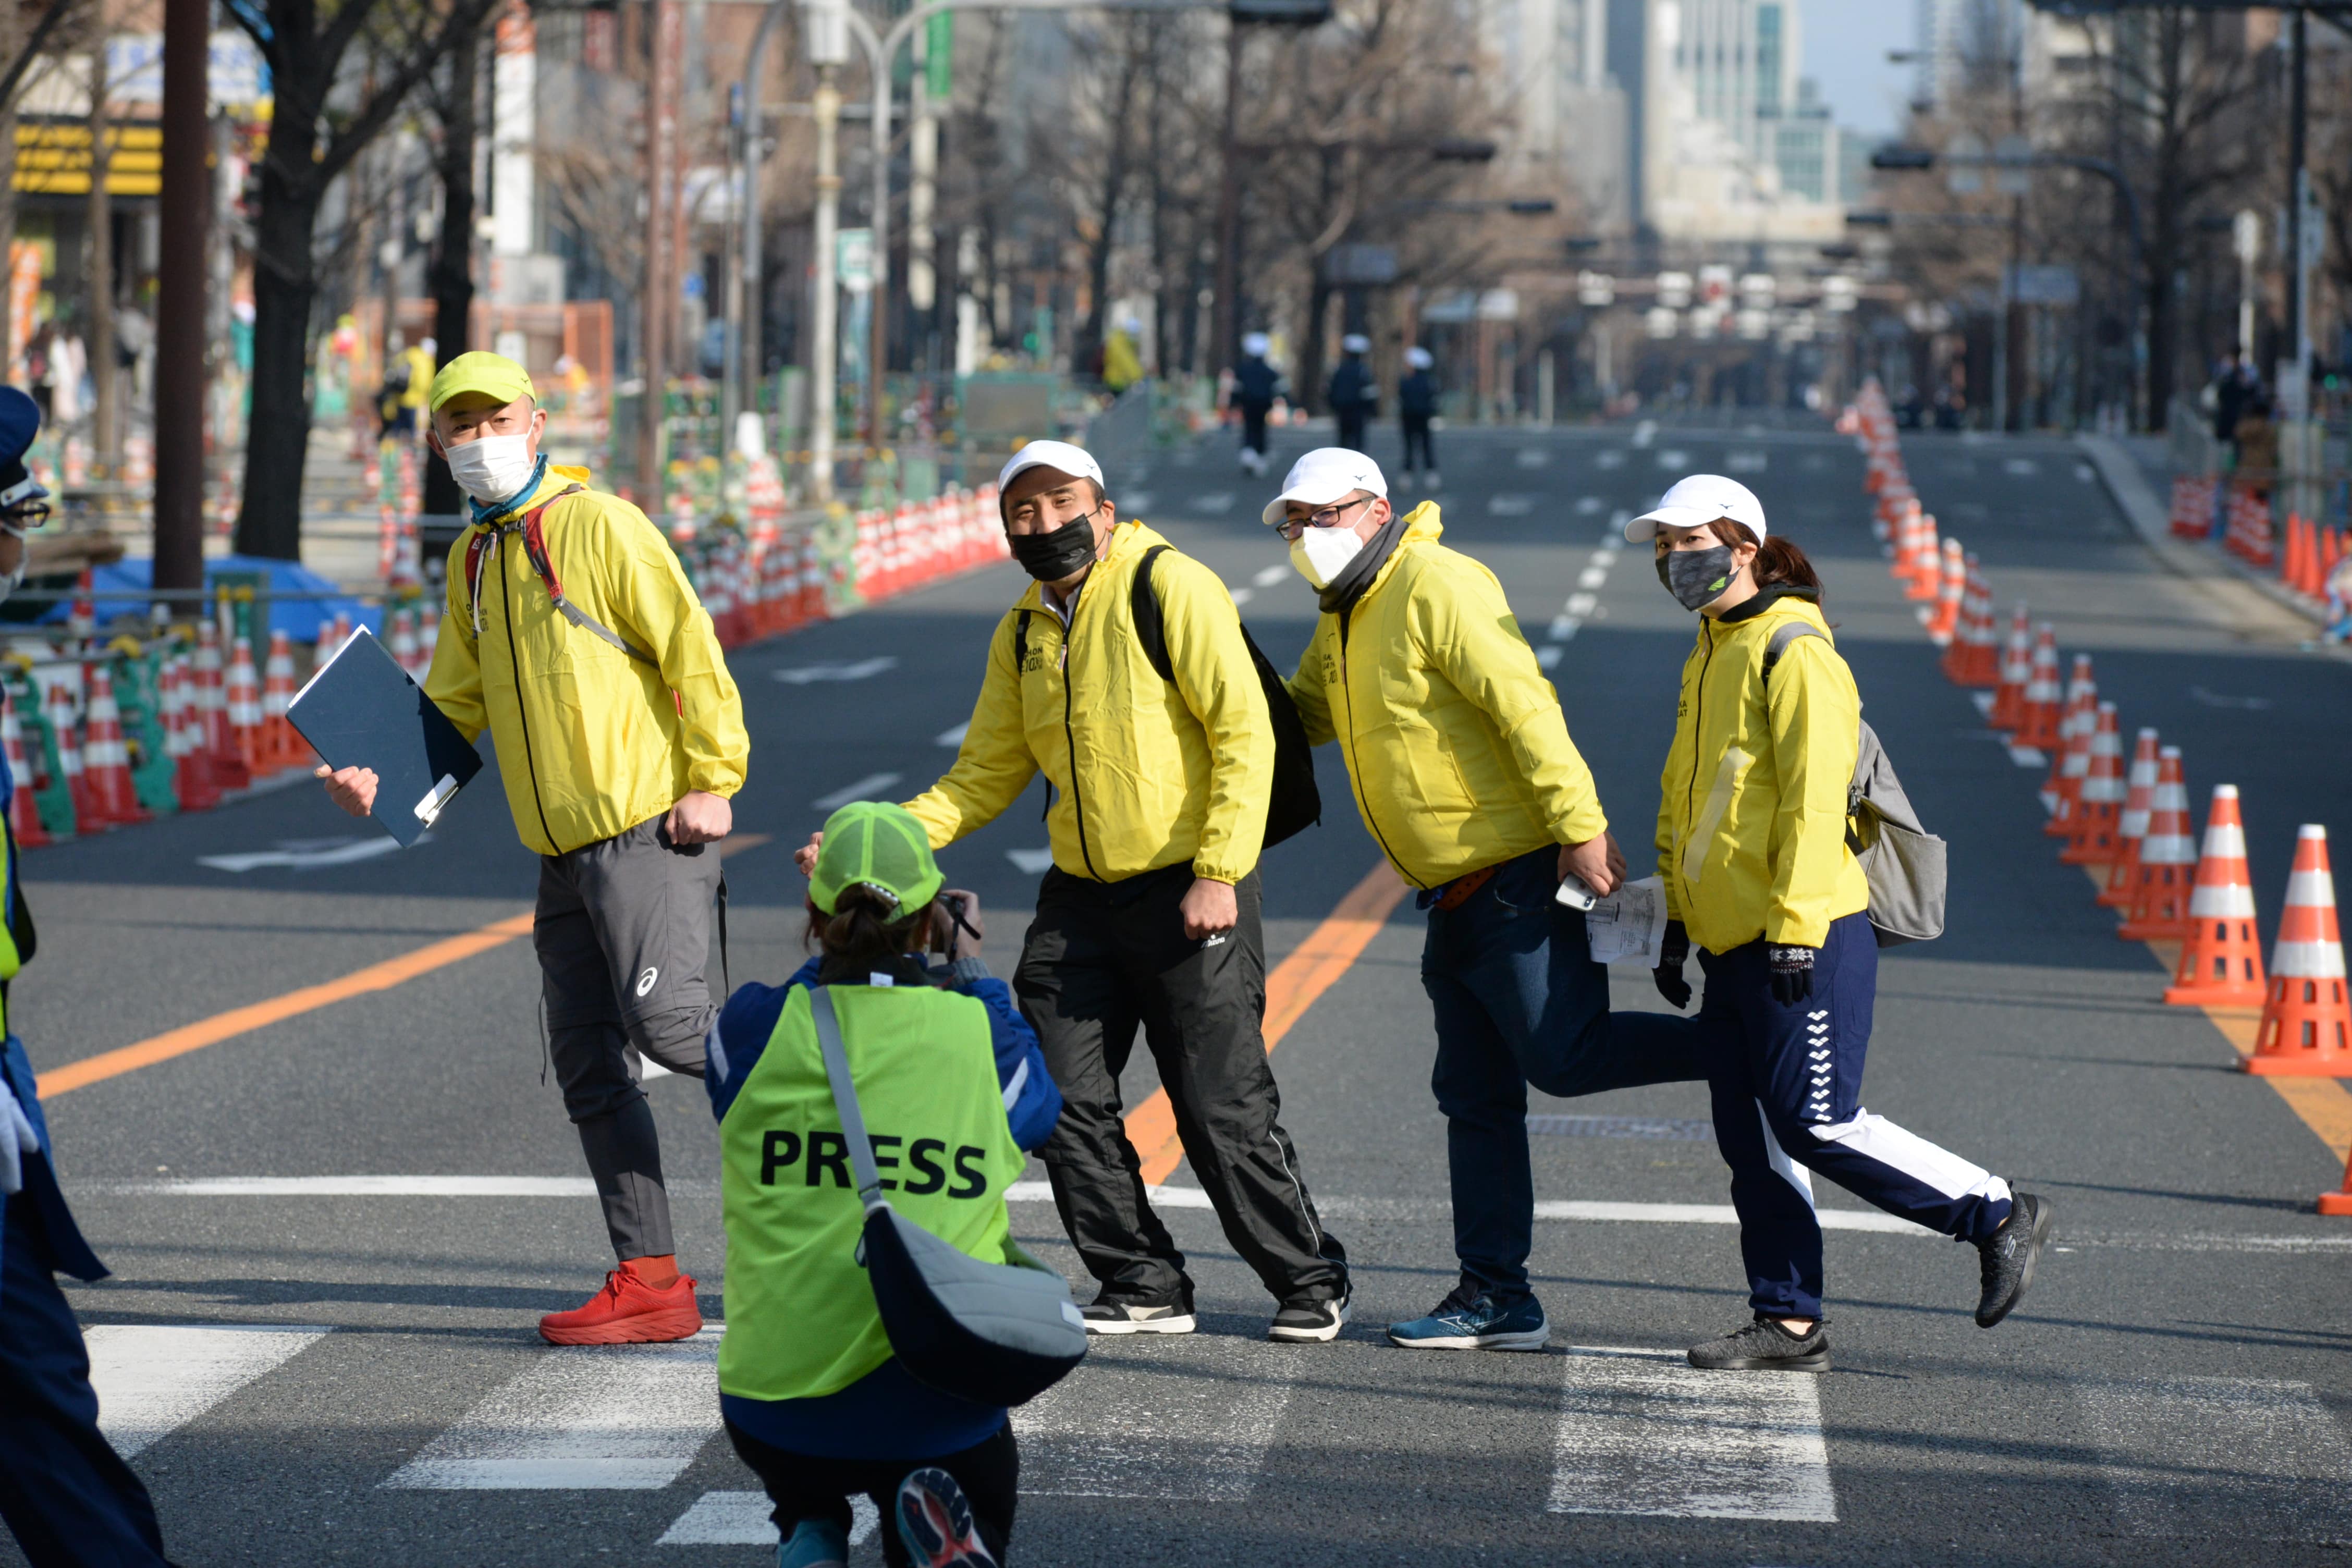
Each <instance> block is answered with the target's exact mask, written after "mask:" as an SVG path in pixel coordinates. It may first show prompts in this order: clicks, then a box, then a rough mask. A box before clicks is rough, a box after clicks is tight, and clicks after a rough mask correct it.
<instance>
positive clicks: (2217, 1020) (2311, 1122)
mask: <svg viewBox="0 0 2352 1568" xmlns="http://www.w3.org/2000/svg"><path fill="white" fill-rule="evenodd" d="M2084 870H2085V871H2087V872H2088V873H2089V874H2090V878H2091V883H2092V885H2093V886H2094V887H2096V888H2101V889H2104V888H2105V886H2106V885H2107V880H2106V879H2107V868H2105V866H2086V867H2084ZM2141 945H2143V946H2145V947H2146V948H2147V950H2148V952H2151V953H2154V954H2155V955H2156V961H2157V963H2160V964H2162V965H2163V966H2164V973H2166V974H2168V975H2169V974H2171V973H2174V972H2175V971H2176V970H2177V969H2179V966H2180V944H2179V942H2144V943H2142V944H2141ZM2197 1010H2198V1011H2199V1012H2200V1013H2202V1014H2204V1015H2205V1016H2206V1018H2207V1019H2208V1020H2209V1021H2210V1023H2211V1024H2212V1026H2213V1027H2214V1028H2215V1029H2217V1030H2219V1031H2220V1032H2221V1037H2222V1038H2223V1039H2225V1040H2227V1041H2229V1042H2230V1044H2231V1047H2233V1048H2234V1049H2235V1050H2236V1051H2237V1053H2238V1055H2240V1056H2241V1057H2250V1056H2252V1055H2253V1054H2254V1036H2255V1035H2256V1034H2257V1033H2258V1032H2259V1031H2260V1029H2261V1027H2262V1021H2263V1010H2262V1009H2261V1008H2260V1007H2246V1006H2219V1005H2213V1004H2210V1003H2206V1004H2200V1005H2199V1006H2198V1009H2197ZM2250 1076H2251V1075H2250ZM2256 1081H2257V1082H2260V1083H2266V1084H2268V1085H2270V1086H2271V1087H2272V1088H2273V1089H2276V1090H2277V1091H2278V1097H2279V1098H2280V1099H2281V1100H2285V1101H2286V1104H2287V1109H2288V1110H2292V1111H2294V1113H2295V1115H2297V1116H2298V1117H2300V1118H2302V1119H2303V1124H2304V1125H2305V1127H2308V1128H2310V1129H2311V1130H2312V1131H2314V1132H2315V1133H2317V1134H2318V1136H2319V1141H2320V1142H2322V1143H2325V1144H2326V1145H2327V1148H2328V1152H2330V1153H2332V1154H2334V1155H2335V1156H2336V1158H2337V1159H2338V1160H2344V1161H2352V1087H2347V1085H2346V1084H2345V1083H2343V1082H2342V1081H2341V1080H2339V1079H2332V1078H2285V1077H2279V1078H2269V1077H2264V1078H2262V1079H2256Z"/></svg>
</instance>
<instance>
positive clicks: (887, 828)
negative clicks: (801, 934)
mask: <svg viewBox="0 0 2352 1568" xmlns="http://www.w3.org/2000/svg"><path fill="white" fill-rule="evenodd" d="M942 880H943V879H942V878H941V877H940V866H939V862H938V861H936V860H934V859H932V858H931V840H930V836H929V834H927V833H925V832H924V831H923V825H922V824H921V823H919V822H917V821H916V820H915V816H914V813H912V812H910V811H908V809H907V808H906V807H905V806H903V805H891V804H889V803H888V802H887V801H879V800H853V801H851V802H850V803H849V804H848V805H845V806H843V807H842V808H841V809H840V810H839V811H836V812H835V813H834V814H833V815H832V816H829V817H827V818H826V819H825V824H824V847H822V848H820V849H819V850H818V851H817V856H816V870H815V872H814V874H813V875H812V876H811V877H810V878H809V900H810V901H811V902H813V903H814V904H815V905H816V907H817V908H818V909H819V910H822V911H823V912H824V913H825V914H828V915H829V914H831V913H833V912H834V909H835V906H836V905H837V904H839V902H840V901H841V895H842V893H843V891H844V890H845V889H848V888H852V887H856V886H864V887H868V888H871V889H874V890H875V891H876V892H877V893H880V894H882V895H883V896H884V897H885V898H887V899H889V900H892V901H894V902H895V903H896V904H897V905H898V910H899V911H900V912H901V913H905V912H908V911H911V910H919V909H921V908H922V907H923V906H924V905H925V904H928V903H929V902H930V901H931V899H932V897H933V895H935V894H936V893H938V892H939V890H940V882H941V881H942Z"/></svg>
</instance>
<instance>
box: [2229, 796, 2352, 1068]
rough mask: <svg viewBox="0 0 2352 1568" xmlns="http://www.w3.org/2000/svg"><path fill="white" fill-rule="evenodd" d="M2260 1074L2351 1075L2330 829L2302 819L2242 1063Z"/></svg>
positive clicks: (2349, 1015)
mask: <svg viewBox="0 0 2352 1568" xmlns="http://www.w3.org/2000/svg"><path fill="white" fill-rule="evenodd" d="M2239 1065H2240V1066H2242V1067H2243V1068H2245V1069H2246V1070H2247V1071H2248V1072H2251V1073H2259V1074H2262V1075H2263V1076H2264V1077H2279V1076H2292V1077H2296V1078H2352V1005H2347V1003H2346V1001H2345V996H2344V938H2343V935H2342V933H2341V932H2339V931H2337V930H2336V879H2335V877H2334V876H2333V875H2331V874H2330V873H2329V871H2328V869H2327V829H2326V828H2325V827H2322V826H2318V825H2317V824H2316V823H2305V824H2304V826H2303V827H2302V829H2301V831H2299V832H2298V833H2297V834H2296V835H2295V839H2294V870H2292V871H2290V872H2289V873H2288V874H2287V879H2286V908H2285V910H2284V911H2282V912H2281V914H2280V915H2279V934H2278V942H2277V943H2276V945H2274V946H2273V948H2272V949H2271V984H2270V994H2269V996H2268V997H2266V998H2265V999H2264V1000H2263V1023H2262V1027H2261V1028H2260V1029H2258V1030H2257V1031H2256V1032H2255V1034H2254V1054H2253V1055H2252V1056H2250V1057H2248V1058H2245V1060H2244V1061H2242V1062H2241V1063H2240V1064H2239Z"/></svg>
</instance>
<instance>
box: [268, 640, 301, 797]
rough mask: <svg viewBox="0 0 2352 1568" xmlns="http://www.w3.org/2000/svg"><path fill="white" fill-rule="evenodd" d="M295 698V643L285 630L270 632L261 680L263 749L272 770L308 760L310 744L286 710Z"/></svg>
mask: <svg viewBox="0 0 2352 1568" xmlns="http://www.w3.org/2000/svg"><path fill="white" fill-rule="evenodd" d="M293 702H294V645H293V644H292V643H291V642H289V641H288V640H287V637H286V634H285V633H284V632H275V631H274V632H271V633H270V634H269V663H268V667H267V668H266V669H265V671H264V673H263V675H262V684H261V750H262V755H263V757H264V758H265V759H266V763H265V765H266V766H268V767H269V768H270V769H272V770H276V769H279V768H290V767H294V766H296V765H298V764H299V763H305V762H308V761H309V760H310V747H309V746H308V745H307V744H305V743H304V742H303V740H302V737H301V734H300V733H299V731H296V729H295V728H294V723H293V721H292V720H290V719H289V718H287V717H286V710H288V709H289V707H291V706H292V705H293Z"/></svg>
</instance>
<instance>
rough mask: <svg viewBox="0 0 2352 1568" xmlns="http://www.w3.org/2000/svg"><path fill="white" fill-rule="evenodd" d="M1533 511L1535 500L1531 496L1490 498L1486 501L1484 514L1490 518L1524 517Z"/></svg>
mask: <svg viewBox="0 0 2352 1568" xmlns="http://www.w3.org/2000/svg"><path fill="white" fill-rule="evenodd" d="M1533 510H1536V498H1535V497H1533V496H1517V495H1506V496H1490V497H1488V498H1487V500H1486V512H1487V515H1488V516H1490V517H1525V516H1527V515H1528V513H1529V512H1531V511H1533Z"/></svg>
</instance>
